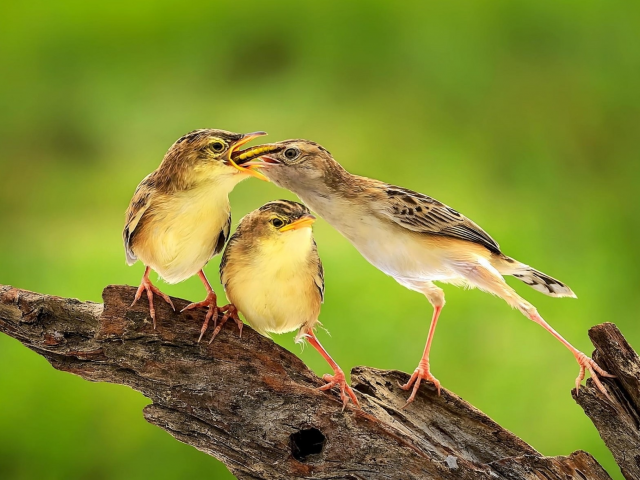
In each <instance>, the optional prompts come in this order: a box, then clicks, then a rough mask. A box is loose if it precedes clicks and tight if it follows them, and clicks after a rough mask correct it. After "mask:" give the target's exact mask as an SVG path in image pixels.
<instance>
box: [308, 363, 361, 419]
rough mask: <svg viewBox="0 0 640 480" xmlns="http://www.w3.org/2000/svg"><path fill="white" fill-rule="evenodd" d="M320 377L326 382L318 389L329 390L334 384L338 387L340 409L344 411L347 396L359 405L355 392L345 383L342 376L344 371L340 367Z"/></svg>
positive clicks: (347, 399)
mask: <svg viewBox="0 0 640 480" xmlns="http://www.w3.org/2000/svg"><path fill="white" fill-rule="evenodd" d="M322 379H323V380H324V381H325V382H327V384H326V385H323V386H322V387H319V388H318V390H323V391H324V390H330V389H332V388H333V387H335V386H338V387H340V398H341V399H342V411H344V409H345V407H346V406H347V403H349V398H351V401H352V402H353V403H354V404H355V405H356V406H358V407H359V406H360V403H359V402H358V398H357V397H356V394H355V393H354V392H353V389H352V388H351V387H350V386H349V385H348V384H347V379H346V378H345V376H344V372H343V371H342V370H340V369H338V370H335V371H334V372H333V375H330V374H328V373H327V374H325V375H323V376H322Z"/></svg>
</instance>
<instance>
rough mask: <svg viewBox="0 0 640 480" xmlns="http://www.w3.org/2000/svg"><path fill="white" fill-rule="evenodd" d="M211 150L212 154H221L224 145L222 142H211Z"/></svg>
mask: <svg viewBox="0 0 640 480" xmlns="http://www.w3.org/2000/svg"><path fill="white" fill-rule="evenodd" d="M211 150H213V151H214V152H221V151H223V150H224V143H222V142H213V143H212V144H211Z"/></svg>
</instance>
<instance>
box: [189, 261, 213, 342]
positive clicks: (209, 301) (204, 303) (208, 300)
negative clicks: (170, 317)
mask: <svg viewBox="0 0 640 480" xmlns="http://www.w3.org/2000/svg"><path fill="white" fill-rule="evenodd" d="M198 276H199V277H200V280H202V283H203V284H204V288H206V289H207V298H205V299H204V300H203V301H201V302H197V303H190V304H189V305H187V306H186V307H184V308H183V309H182V310H180V313H182V312H184V311H185V310H193V309H194V308H200V307H207V308H208V309H209V310H208V311H207V316H206V317H204V323H203V324H202V328H201V329H200V337H198V342H200V340H202V336H203V335H204V332H206V331H207V327H208V326H209V320H211V319H212V318H213V323H214V324H215V322H216V320H217V319H218V297H217V296H216V292H214V291H213V288H211V284H210V283H209V280H207V277H206V275H205V274H204V270H200V271H199V272H198Z"/></svg>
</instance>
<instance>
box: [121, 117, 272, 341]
mask: <svg viewBox="0 0 640 480" xmlns="http://www.w3.org/2000/svg"><path fill="white" fill-rule="evenodd" d="M262 135H266V133H265V132H253V133H247V134H241V133H232V132H227V131H225V130H214V129H202V130H195V131H193V132H190V133H188V134H186V135H184V136H182V137H180V138H179V139H178V140H177V141H176V142H175V143H174V144H173V145H172V146H171V147H170V148H169V150H168V151H167V153H166V154H165V156H164V159H163V160H162V163H161V164H160V166H159V167H158V168H157V169H156V170H155V171H154V172H152V173H150V174H149V175H147V176H146V177H145V178H144V180H142V182H140V185H138V188H136V191H135V193H134V195H133V198H132V199H131V203H130V204H129V208H128V209H127V212H126V221H125V226H124V231H123V232H122V237H123V240H124V249H125V255H126V260H127V263H128V264H129V265H133V264H134V263H135V262H136V260H140V261H141V262H142V263H143V264H144V265H145V266H146V268H145V271H144V275H143V276H142V282H141V284H140V287H139V288H138V290H137V292H136V295H135V300H134V302H133V303H134V304H135V303H136V302H137V301H138V300H139V299H140V297H141V296H142V294H143V292H145V291H146V293H147V298H148V299H149V312H150V315H151V319H152V320H153V328H155V327H156V313H155V308H154V305H153V294H154V293H155V294H156V295H159V296H160V297H161V298H163V299H164V300H165V301H166V302H167V303H169V304H170V305H171V307H172V308H174V307H173V303H172V302H171V299H170V298H169V297H168V296H167V295H165V294H164V293H162V292H161V291H160V290H159V289H158V288H157V287H156V286H154V285H153V284H152V283H151V280H150V279H149V273H150V271H151V270H152V269H153V270H155V271H156V272H157V273H158V274H159V275H160V277H161V278H163V279H164V280H165V281H166V282H167V283H178V282H181V281H183V280H186V279H187V278H189V277H191V276H193V275H195V274H197V275H198V276H199V277H200V279H201V280H202V283H204V286H205V288H206V290H207V298H206V299H205V300H204V301H202V302H198V303H192V304H190V305H189V306H187V307H186V308H185V309H184V310H187V309H192V308H197V307H207V308H208V311H207V315H206V317H205V322H204V324H203V326H202V331H201V334H200V338H202V334H203V333H204V332H205V331H206V328H207V325H208V323H209V321H210V319H212V318H213V319H214V321H215V319H216V318H217V315H218V310H219V308H218V305H217V298H216V294H215V292H214V291H213V288H212V287H211V285H210V283H209V281H208V280H207V277H206V276H205V274H204V270H203V268H204V266H205V265H206V264H207V262H208V261H209V260H210V259H211V258H212V257H213V256H214V255H216V254H218V253H220V252H221V251H222V249H223V247H224V245H225V242H226V241H227V238H228V237H229V230H230V228H231V207H230V205H229V193H230V192H231V191H232V190H233V188H234V187H235V186H236V185H237V184H238V183H240V182H241V181H242V180H245V179H246V178H249V177H250V176H254V177H257V178H260V179H262V180H266V178H265V177H264V176H262V175H260V173H259V172H257V171H256V169H255V167H254V168H251V169H249V168H245V167H243V166H242V160H239V161H236V160H234V156H238V155H240V154H241V153H242V152H241V151H239V150H238V149H239V148H240V147H241V146H242V145H244V144H245V143H247V142H249V141H251V140H253V139H254V138H256V137H259V136H262ZM227 308H229V307H228V306H226V307H221V308H220V310H224V309H227Z"/></svg>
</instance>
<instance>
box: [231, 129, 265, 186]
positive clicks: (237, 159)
mask: <svg viewBox="0 0 640 480" xmlns="http://www.w3.org/2000/svg"><path fill="white" fill-rule="evenodd" d="M266 134H267V132H252V133H247V134H245V136H244V137H242V138H241V139H240V140H239V141H238V142H237V143H236V144H235V145H233V146H232V147H231V152H229V165H231V166H233V167H235V168H237V169H238V170H240V171H241V172H243V173H247V174H249V175H251V176H253V177H256V178H259V179H260V180H264V181H265V182H268V181H269V179H268V178H267V177H265V176H264V175H262V174H261V173H260V172H258V171H256V170H255V168H246V167H244V166H242V164H243V163H245V162H248V161H249V160H251V159H253V158H255V157H254V156H250V157H249V158H248V159H243V158H242V157H243V156H244V155H245V153H246V152H248V151H253V150H255V149H256V148H260V147H253V148H250V149H247V150H245V151H244V152H239V151H238V149H239V148H240V147H241V146H242V145H244V144H245V143H248V142H250V141H251V140H253V139H254V138H257V137H262V136H264V135H266ZM258 156H259V155H258Z"/></svg>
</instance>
